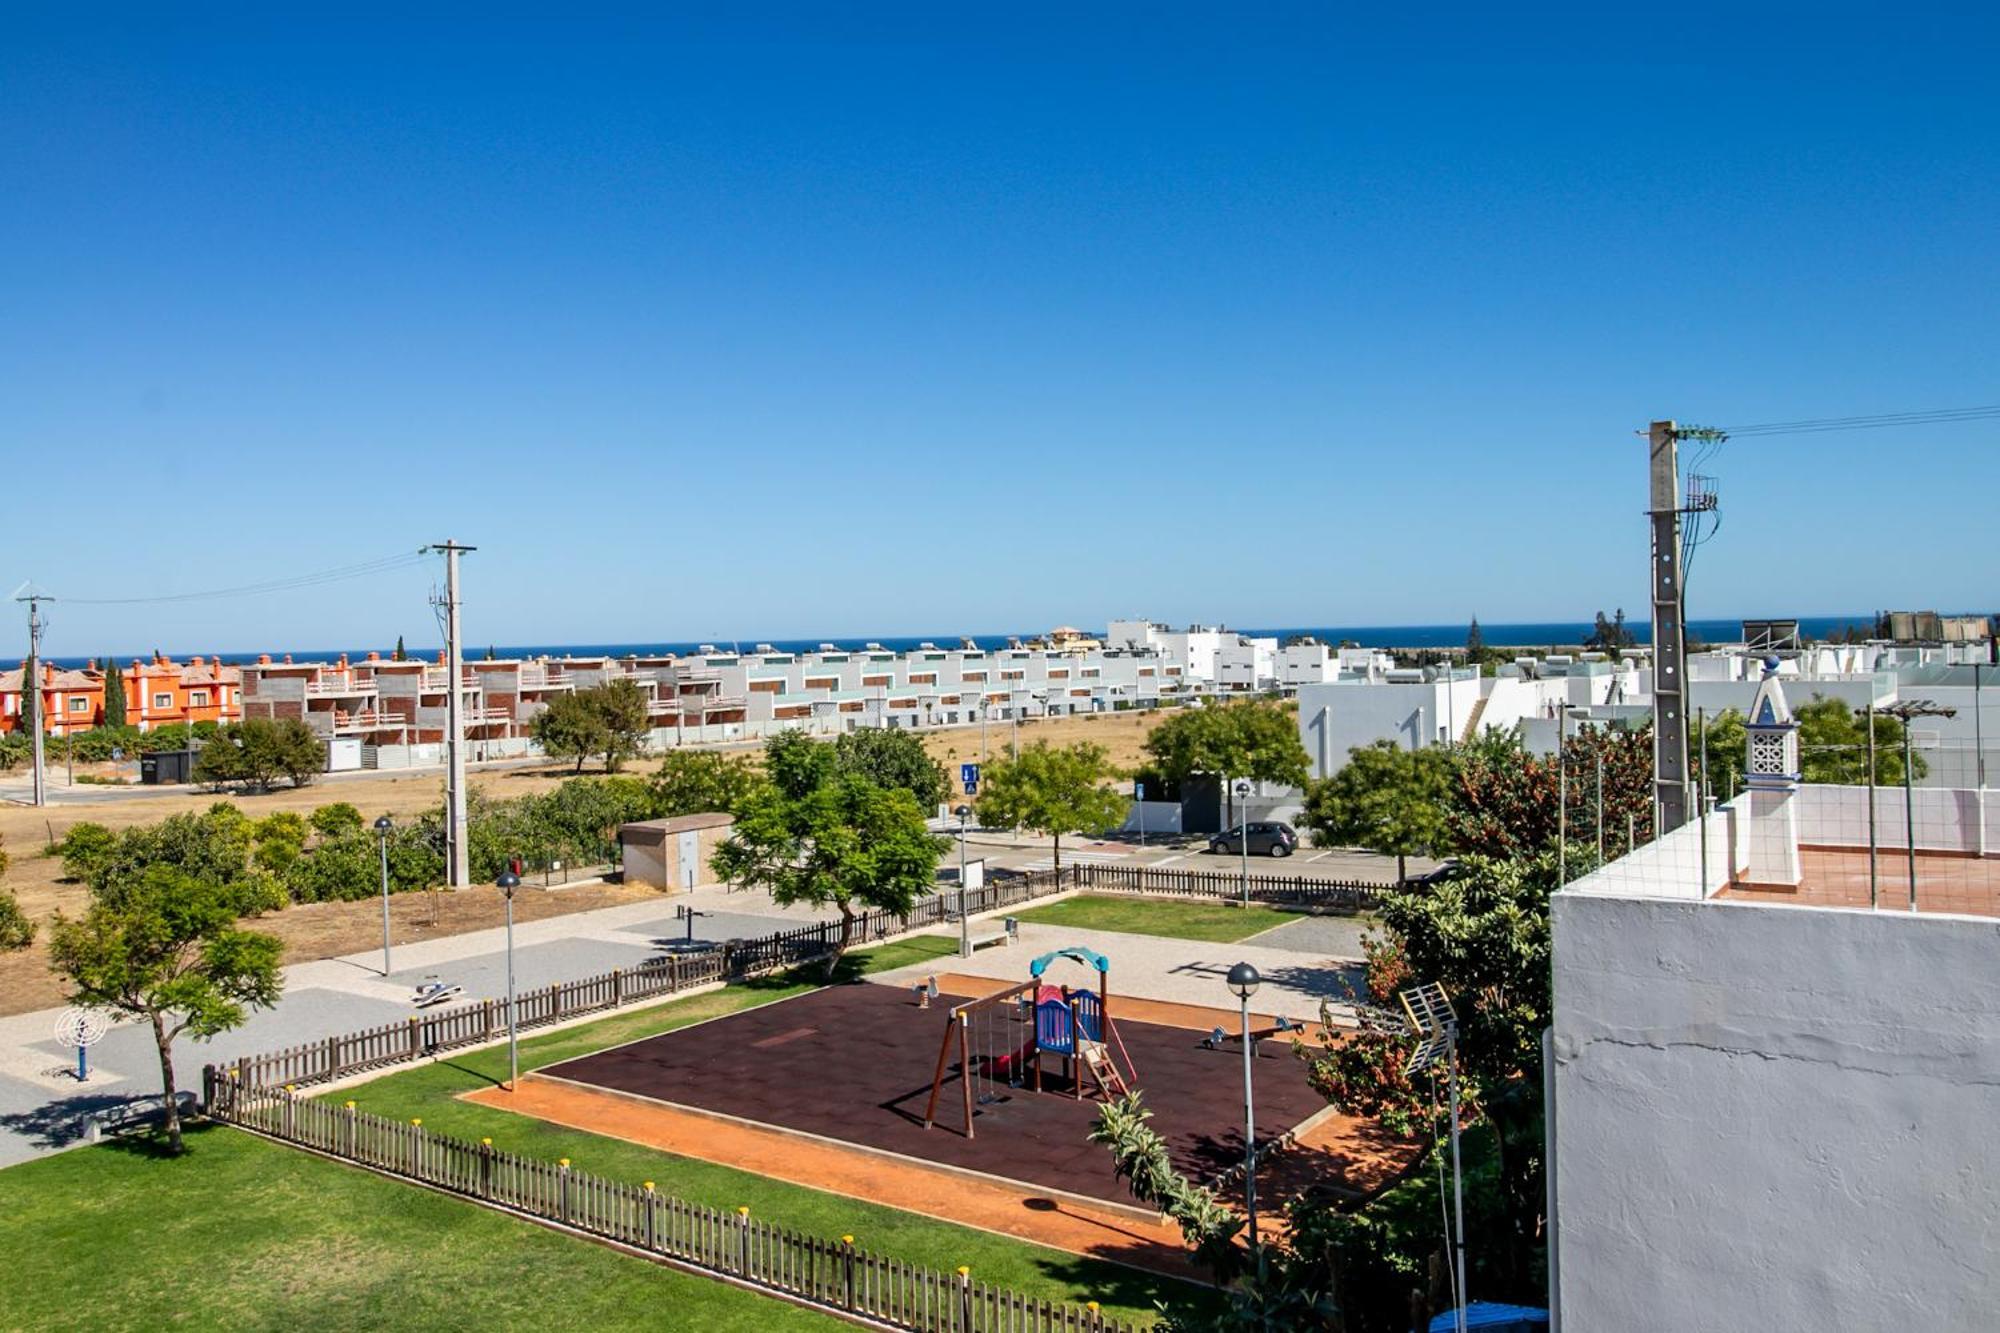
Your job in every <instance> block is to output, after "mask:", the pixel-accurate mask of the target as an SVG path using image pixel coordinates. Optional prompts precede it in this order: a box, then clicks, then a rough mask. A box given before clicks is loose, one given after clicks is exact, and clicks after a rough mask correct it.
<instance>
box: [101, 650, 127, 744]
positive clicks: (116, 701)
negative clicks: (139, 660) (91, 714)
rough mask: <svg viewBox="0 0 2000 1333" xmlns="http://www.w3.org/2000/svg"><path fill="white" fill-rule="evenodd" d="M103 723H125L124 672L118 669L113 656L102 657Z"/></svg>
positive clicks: (112, 725)
mask: <svg viewBox="0 0 2000 1333" xmlns="http://www.w3.org/2000/svg"><path fill="white" fill-rule="evenodd" d="M104 725H105V726H107V727H122V726H124V725H125V673H124V672H122V671H120V670H119V669H118V659H117V658H115V657H107V658H105V659H104Z"/></svg>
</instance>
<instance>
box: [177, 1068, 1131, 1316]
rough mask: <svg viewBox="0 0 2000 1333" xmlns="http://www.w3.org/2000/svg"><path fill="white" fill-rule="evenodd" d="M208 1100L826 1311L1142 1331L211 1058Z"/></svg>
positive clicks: (415, 1175)
mask: <svg viewBox="0 0 2000 1333" xmlns="http://www.w3.org/2000/svg"><path fill="white" fill-rule="evenodd" d="M202 1088H203V1100H204V1101H205V1103H206V1104H207V1107H208V1113H209V1114H210V1115H211V1116H213V1117H214V1118H216V1119H217V1120H221V1121H223V1122H225V1123H228V1124H233V1125H237V1126H240V1127H242V1128H244V1129H247V1130H250V1131H253V1132H255V1133H258V1134H262V1135H264V1136H266V1137H269V1138H272V1139H276V1140H279V1141H281V1142H284V1143H290V1144H294V1145H296V1146H299V1147H302V1148H308V1149H311V1150H312V1151H314V1152H318V1153H322V1154H324V1155H326V1156H328V1157H332V1158H336V1159H338V1160H340V1161H345V1162H351V1163H354V1164H357V1165H360V1166H365V1167H369V1168H372V1169H373V1170H376V1171H380V1172H383V1173H385V1174H388V1175H392V1176H400V1177H403V1178H405V1179H408V1180H413V1181H418V1182H420V1183H422V1184H425V1185H430V1186H433V1187H435V1188H437V1189H441V1190H446V1191H449V1192H450V1193H453V1194H457V1195H460V1196H462V1197H464V1198H467V1199H470V1200H473V1201H475V1202H478V1203H482V1204H486V1205H488V1206H490V1207H494V1208H500V1209H505V1210H508V1211H510V1212H514V1213H518V1214H522V1215H524V1216H527V1217H530V1218H533V1219H535V1220H537V1221H540V1222H544V1223H549V1224H553V1225H557V1226H562V1227H566V1228H569V1229H571V1230H574V1231H580V1232H583V1233H585V1234H587V1235H591V1236H595V1237H599V1238H601V1239H603V1240H607V1241H612V1242H614V1243H616V1244H618V1245H622V1246H626V1247H629V1248H631V1249H636V1250H639V1251H642V1252H644V1253H646V1254H649V1255H657V1256H659V1257H661V1258H663V1259H665V1260H668V1261H671V1262H673V1263H675V1264H678V1265H680V1266H682V1267H685V1268H690V1269H694V1270H698V1271H700V1272H704V1273H711V1274H716V1275H719V1276H723V1277H728V1278H732V1279H734V1280H736V1281H739V1282H743V1283H746V1284H749V1285H751V1286H754V1287H758V1288H761V1289H763V1290H766V1291H770V1292H773V1293H776V1294H778V1295H781V1296H785V1297H788V1298H790V1299H792V1300H795V1301H799V1302H801V1303H804V1304H807V1305H811V1306H815V1307H818V1308H820V1309H823V1310H826V1311H828V1312H830V1313H834V1314H838V1315H847V1316H853V1317H857V1318H861V1319H867V1320H872V1321H875V1322H877V1323H880V1324H887V1325H890V1326H891V1327H894V1328H900V1329H909V1330H913V1333H1135V1330H1136V1326H1135V1325H1133V1324H1130V1323H1126V1322H1123V1321H1120V1320H1112V1319H1106V1318H1105V1317H1104V1316H1103V1314H1102V1313H1101V1312H1100V1311H1099V1310H1098V1308H1097V1306H1096V1304H1095V1303H1094V1302H1092V1303H1089V1304H1086V1305H1072V1304H1066V1303H1061V1302H1055V1301H1049V1300H1045V1299H1038V1298H1035V1297H1031V1296H1026V1295H1023V1294H1022V1293H1020V1292H1018V1291H1014V1290H1011V1289H1009V1288H1006V1287H998V1286H994V1285H992V1284H990V1283H985V1282H981V1281H979V1280H977V1279H976V1278H975V1277H974V1276H973V1275H972V1274H971V1272H970V1271H969V1270H967V1269H963V1268H961V1269H959V1270H958V1271H957V1272H954V1273H944V1272H940V1271H938V1270H936V1269H933V1268H924V1267H920V1266H918V1265H915V1264H909V1263H905V1262H903V1261H901V1260H898V1259H894V1258H891V1257H889V1256H887V1255H880V1254H874V1253H872V1252H870V1251H867V1250H863V1249H860V1248H858V1247H856V1245H855V1244H854V1238H853V1237H852V1236H843V1237H841V1238H840V1239H838V1240H829V1239H826V1238H825V1237H821V1236H813V1235H809V1234H807V1233H805V1232H801V1231H795V1230H792V1229H791V1228H788V1227H783V1226H778V1225H776V1224H773V1223H770V1222H766V1221H764V1220H763V1219H761V1218H753V1217H751V1216H750V1211H749V1209H747V1208H739V1209H737V1210H736V1211H734V1212H726V1211H723V1210H721V1209H716V1208H710V1207H707V1206H705V1205H702V1204H696V1203H689V1202H687V1201H686V1200H683V1199H678V1198H675V1197H673V1196H672V1195H667V1194H660V1193H658V1192H657V1191H655V1190H654V1188H653V1186H652V1183H651V1182H650V1181H649V1182H647V1183H646V1184H644V1185H639V1186H633V1185H629V1184H625V1183H622V1182H619V1181H614V1180H607V1179H605V1178H604V1177H602V1176H595V1175H592V1174H590V1173H589V1172H586V1171H578V1170H575V1169H574V1168H572V1167H571V1166H570V1164H569V1159H567V1158H564V1159H563V1160H562V1161H560V1162H557V1163H549V1162H546V1161H542V1160H539V1159H537V1158H532V1157H522V1156H519V1155H517V1154H515V1153H510V1152H504V1151H501V1150H499V1149H496V1148H495V1147H494V1146H493V1143H492V1140H490V1139H483V1140H481V1141H480V1142H478V1143H470V1142H467V1141H466V1140H464V1139H456V1138H451V1137H449V1136H446V1135H442V1134H435V1133H432V1132H431V1131H430V1130H428V1129H425V1128H424V1127H423V1125H422V1124H421V1123H420V1122H418V1121H414V1120H412V1121H409V1122H402V1121H395V1120H389V1119H386V1118H384V1117H381V1116H376V1115H369V1114H365V1113H363V1112H360V1111H358V1110H356V1109H355V1107H354V1105H353V1103H351V1102H350V1103H348V1104H347V1105H346V1106H344V1107H339V1106H333V1105H331V1104H329V1103H326V1102H320V1101H314V1100H311V1099H309V1098H303V1097H300V1096H299V1095H297V1093H295V1092H294V1091H293V1090H291V1089H289V1088H272V1087H266V1086H259V1085H255V1084H250V1083H246V1082H244V1081H243V1080H241V1079H239V1078H238V1077H236V1076H235V1071H234V1070H231V1069H223V1068H218V1067H217V1066H215V1065H209V1066H207V1067H206V1068H204V1069H203V1070H202Z"/></svg>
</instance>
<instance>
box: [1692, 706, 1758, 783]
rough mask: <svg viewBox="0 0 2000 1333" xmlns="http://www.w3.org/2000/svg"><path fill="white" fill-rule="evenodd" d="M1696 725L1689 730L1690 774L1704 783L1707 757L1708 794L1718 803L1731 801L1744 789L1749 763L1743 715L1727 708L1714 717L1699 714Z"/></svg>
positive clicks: (1694, 721) (1695, 721) (1695, 718)
mask: <svg viewBox="0 0 2000 1333" xmlns="http://www.w3.org/2000/svg"><path fill="white" fill-rule="evenodd" d="M1692 722H1693V725H1692V726H1691V727H1689V728H1688V763H1689V764H1690V765H1691V767H1690V769H1689V772H1691V773H1692V774H1693V775H1694V777H1695V779H1696V780H1697V781H1700V779H1701V771H1702V763H1703V756H1704V755H1706V756H1707V764H1708V779H1707V784H1706V785H1707V788H1708V794H1709V795H1710V796H1713V797H1714V798H1715V799H1716V800H1717V801H1718V802H1720V801H1727V800H1728V799H1729V798H1731V797H1732V796H1734V795H1736V793H1737V790H1738V789H1739V788H1741V787H1742V786H1743V773H1744V770H1745V768H1746V767H1747V766H1748V764H1749V754H1748V751H1747V748H1746V746H1747V737H1746V734H1745V732H1744V729H1743V714H1741V713H1739V712H1737V711H1736V710H1735V709H1734V708H1725V709H1723V710H1722V711H1721V712H1720V713H1717V714H1716V715H1715V716H1714V717H1710V718H1704V717H1702V716H1701V715H1700V714H1698V713H1697V714H1696V715H1695V716H1694V718H1693V719H1692ZM1704 741H1705V742H1706V744H1704Z"/></svg>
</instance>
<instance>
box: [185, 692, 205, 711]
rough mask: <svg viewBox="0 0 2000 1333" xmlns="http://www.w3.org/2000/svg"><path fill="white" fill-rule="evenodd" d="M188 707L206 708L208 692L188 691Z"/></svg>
mask: <svg viewBox="0 0 2000 1333" xmlns="http://www.w3.org/2000/svg"><path fill="white" fill-rule="evenodd" d="M188 707H189V708H206V707H208V691H207V690H190V691H188Z"/></svg>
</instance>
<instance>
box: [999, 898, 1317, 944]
mask: <svg viewBox="0 0 2000 1333" xmlns="http://www.w3.org/2000/svg"><path fill="white" fill-rule="evenodd" d="M1014 915H1016V916H1018V917H1019V918H1020V919H1021V920H1023V921H1039V922H1042V923H1043V924H1045V925H1051V926H1072V927H1074V928H1076V929H1077V930H1111V931H1118V932H1120V933H1121V934H1126V935H1159V936H1164V937H1166V938H1168V939H1178V940H1206V941H1208V942H1209V943H1212V944H1227V943H1230V942H1232V941H1235V940H1240V939H1245V938H1248V937H1249V936H1251V935H1255V934H1258V933H1259V932H1261V931H1266V930H1269V929H1271V928H1272V927H1273V926H1282V925H1284V924H1285V923H1286V922H1288V921H1297V920H1298V919H1299V918H1298V917H1297V916H1296V915H1294V914H1292V913H1290V912H1279V911H1274V910H1273V909H1271V908H1269V907H1247V908H1246V907H1226V906H1224V905H1222V904H1221V903H1199V902H1182V901H1180V900H1178V899H1173V898H1126V897H1121V896H1117V895H1111V894H1093V893H1085V894H1079V895H1078V896H1076V897H1074V898H1065V899H1063V900H1062V901H1061V902H1059V903H1048V904H1046V905H1044V906H1041V907H1031V908H1029V909H1028V910H1027V911H1025V912H1016V913H1015V914H1014Z"/></svg>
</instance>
